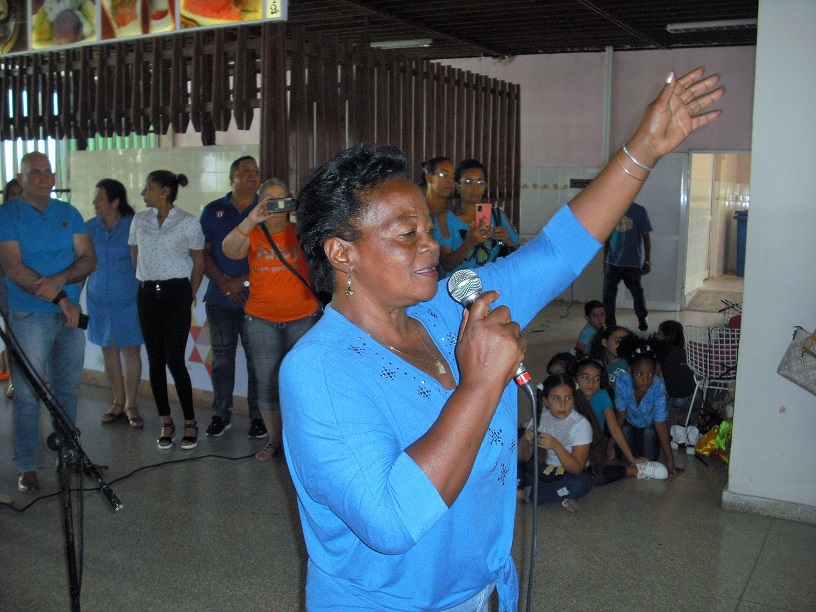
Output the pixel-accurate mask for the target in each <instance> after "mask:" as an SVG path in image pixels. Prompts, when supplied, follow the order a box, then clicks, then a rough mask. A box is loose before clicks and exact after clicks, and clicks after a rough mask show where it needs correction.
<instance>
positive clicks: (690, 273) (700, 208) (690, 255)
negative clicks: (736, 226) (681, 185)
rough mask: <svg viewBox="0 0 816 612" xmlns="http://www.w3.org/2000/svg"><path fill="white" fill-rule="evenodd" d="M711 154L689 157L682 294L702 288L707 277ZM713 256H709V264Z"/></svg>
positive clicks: (714, 255)
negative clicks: (685, 247)
mask: <svg viewBox="0 0 816 612" xmlns="http://www.w3.org/2000/svg"><path fill="white" fill-rule="evenodd" d="M713 157H714V156H713V155H697V154H695V155H692V157H691V180H690V185H689V220H688V242H687V252H686V279H685V285H684V290H685V293H686V294H689V293H691V292H692V291H695V290H697V289H699V288H700V287H702V285H703V281H704V280H705V279H706V278H708V267H709V253H708V248H709V225H710V224H709V220H710V215H711V177H712V172H713ZM715 257H716V254H714V253H712V263H714V262H713V260H714V258H715Z"/></svg>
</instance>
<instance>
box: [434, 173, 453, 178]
mask: <svg viewBox="0 0 816 612" xmlns="http://www.w3.org/2000/svg"><path fill="white" fill-rule="evenodd" d="M430 174H431V176H438V177H439V178H448V177H449V176H450V175H451V173H450V172H431V173H430Z"/></svg>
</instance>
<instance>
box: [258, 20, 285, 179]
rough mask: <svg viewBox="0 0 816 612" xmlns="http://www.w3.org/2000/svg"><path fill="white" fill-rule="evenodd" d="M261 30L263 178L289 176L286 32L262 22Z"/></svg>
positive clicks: (260, 164)
mask: <svg viewBox="0 0 816 612" xmlns="http://www.w3.org/2000/svg"><path fill="white" fill-rule="evenodd" d="M261 27H262V36H261V40H262V44H261V49H262V55H261V74H262V82H261V83H262V85H261V133H262V134H264V138H262V139H261V159H260V160H259V166H260V169H261V176H262V177H263V178H264V179H267V178H271V177H273V176H275V177H278V178H285V177H288V176H289V160H288V156H287V154H288V152H289V151H288V149H289V146H288V144H287V140H288V138H287V136H288V134H287V132H288V131H289V130H288V126H287V114H288V113H287V110H286V88H285V87H281V86H280V84H281V83H285V82H286V30H285V24H278V23H265V24H263V26H261Z"/></svg>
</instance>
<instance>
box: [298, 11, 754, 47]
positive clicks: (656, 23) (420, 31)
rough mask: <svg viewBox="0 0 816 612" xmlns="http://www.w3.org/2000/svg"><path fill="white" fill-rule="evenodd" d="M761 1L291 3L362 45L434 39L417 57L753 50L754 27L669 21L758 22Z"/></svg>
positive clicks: (326, 29)
mask: <svg viewBox="0 0 816 612" xmlns="http://www.w3.org/2000/svg"><path fill="white" fill-rule="evenodd" d="M757 5H758V0H639V1H636V0H494V1H492V2H491V1H490V0H481V1H480V0H290V1H289V19H288V23H289V24H290V25H294V26H299V27H302V28H305V29H306V30H307V31H308V32H320V33H322V34H323V35H324V36H336V37H337V38H339V39H340V41H343V42H350V43H361V42H376V41H393V40H405V39H432V41H433V42H432V43H431V45H430V46H429V47H426V48H419V49H406V50H401V51H400V53H401V54H407V55H409V56H411V57H415V58H423V59H445V58H454V57H477V56H487V57H500V58H506V57H512V56H515V55H531V54H537V53H576V52H597V51H603V50H604V49H605V48H606V47H613V48H614V49H615V50H616V51H621V50H643V49H677V48H682V47H719V46H735V45H755V44H756V32H757V31H756V27H755V26H752V27H747V28H746V27H741V28H737V29H728V30H713V31H699V32H691V33H684V34H672V33H669V32H667V31H666V25H667V24H669V23H686V22H700V21H720V20H745V19H756V18H757V10H758V9H757Z"/></svg>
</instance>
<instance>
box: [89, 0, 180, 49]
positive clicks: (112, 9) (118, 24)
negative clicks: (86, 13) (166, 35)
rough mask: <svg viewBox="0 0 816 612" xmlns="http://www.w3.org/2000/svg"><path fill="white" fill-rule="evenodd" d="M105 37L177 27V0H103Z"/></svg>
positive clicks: (115, 37) (154, 32) (102, 32)
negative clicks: (175, 0)
mask: <svg viewBox="0 0 816 612" xmlns="http://www.w3.org/2000/svg"><path fill="white" fill-rule="evenodd" d="M100 2H101V5H102V12H101V16H102V19H101V21H102V27H101V35H102V40H111V39H118V38H128V37H130V36H141V35H142V34H160V33H163V32H172V31H173V30H175V29H176V23H175V19H174V15H175V2H174V1H173V0H100Z"/></svg>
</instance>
